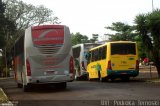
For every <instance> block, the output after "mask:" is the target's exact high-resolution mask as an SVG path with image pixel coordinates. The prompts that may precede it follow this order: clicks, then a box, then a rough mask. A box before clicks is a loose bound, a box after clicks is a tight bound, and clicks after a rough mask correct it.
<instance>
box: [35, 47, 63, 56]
mask: <svg viewBox="0 0 160 106" xmlns="http://www.w3.org/2000/svg"><path fill="white" fill-rule="evenodd" d="M61 47H62V45H39V46H37V48H38V50H39V51H40V52H41V53H42V54H54V53H57V52H58V50H59V49H60V48H61Z"/></svg>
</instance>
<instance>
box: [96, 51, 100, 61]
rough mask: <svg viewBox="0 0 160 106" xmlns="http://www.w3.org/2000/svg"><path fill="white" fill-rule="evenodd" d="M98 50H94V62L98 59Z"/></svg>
mask: <svg viewBox="0 0 160 106" xmlns="http://www.w3.org/2000/svg"><path fill="white" fill-rule="evenodd" d="M98 52H99V51H98V49H96V50H95V61H97V60H98V59H99V54H98Z"/></svg>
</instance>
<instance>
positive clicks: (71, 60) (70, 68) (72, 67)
mask: <svg viewBox="0 0 160 106" xmlns="http://www.w3.org/2000/svg"><path fill="white" fill-rule="evenodd" d="M69 70H70V73H74V63H73V57H72V56H71V58H70V62H69Z"/></svg>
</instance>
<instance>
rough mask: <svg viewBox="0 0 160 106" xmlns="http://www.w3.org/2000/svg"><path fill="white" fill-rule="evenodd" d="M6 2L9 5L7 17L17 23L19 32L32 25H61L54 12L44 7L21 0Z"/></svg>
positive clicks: (6, 0)
mask: <svg viewBox="0 0 160 106" xmlns="http://www.w3.org/2000/svg"><path fill="white" fill-rule="evenodd" d="M4 1H5V3H6V4H7V5H6V13H5V15H6V16H7V17H9V19H11V20H14V21H15V22H16V27H17V30H22V29H26V28H28V27H29V26H32V25H41V24H46V23H49V24H55V23H56V24H58V23H59V22H58V18H57V17H55V16H54V14H53V11H52V10H50V9H48V8H46V7H44V6H43V5H40V6H38V7H35V6H33V5H31V4H26V3H24V2H22V1H19V0H4Z"/></svg>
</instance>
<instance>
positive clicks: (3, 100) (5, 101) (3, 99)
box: [0, 88, 9, 103]
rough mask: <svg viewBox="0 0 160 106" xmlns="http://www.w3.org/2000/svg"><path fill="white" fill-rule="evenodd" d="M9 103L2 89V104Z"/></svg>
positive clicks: (0, 98)
mask: <svg viewBox="0 0 160 106" xmlns="http://www.w3.org/2000/svg"><path fill="white" fill-rule="evenodd" d="M8 101H9V100H8V97H7V96H6V94H5V93H4V92H3V90H2V89H1V88H0V103H7V102H8Z"/></svg>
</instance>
